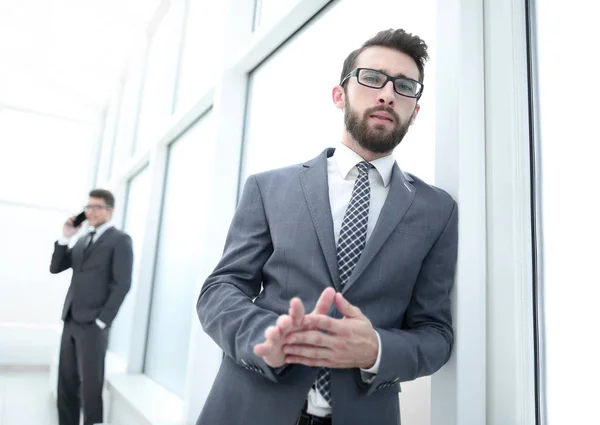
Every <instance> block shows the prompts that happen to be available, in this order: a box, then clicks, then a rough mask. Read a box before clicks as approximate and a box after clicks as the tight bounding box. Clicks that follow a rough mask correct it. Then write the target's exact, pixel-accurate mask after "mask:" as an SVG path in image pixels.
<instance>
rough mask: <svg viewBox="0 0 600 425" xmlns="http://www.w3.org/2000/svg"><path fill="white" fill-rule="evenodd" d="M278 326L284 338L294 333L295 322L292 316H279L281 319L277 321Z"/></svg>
mask: <svg viewBox="0 0 600 425" xmlns="http://www.w3.org/2000/svg"><path fill="white" fill-rule="evenodd" d="M276 326H277V327H278V328H279V332H280V334H281V336H282V337H283V336H285V335H287V334H288V333H290V332H291V331H292V329H293V327H294V322H293V320H292V318H291V317H290V316H288V315H287V314H282V315H281V316H279V319H277V323H276Z"/></svg>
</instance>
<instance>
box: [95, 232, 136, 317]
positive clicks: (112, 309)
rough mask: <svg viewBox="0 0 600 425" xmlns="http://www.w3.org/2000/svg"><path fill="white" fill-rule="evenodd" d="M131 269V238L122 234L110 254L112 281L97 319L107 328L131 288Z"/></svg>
mask: <svg viewBox="0 0 600 425" xmlns="http://www.w3.org/2000/svg"><path fill="white" fill-rule="evenodd" d="M132 268H133V248H132V243H131V237H130V236H129V235H127V234H122V237H121V238H120V240H118V241H117V242H116V244H115V247H114V250H113V254H112V279H111V281H110V283H109V289H108V290H109V295H108V298H107V300H106V303H105V304H104V307H103V308H102V311H101V312H100V315H98V319H99V320H101V321H102V322H104V323H105V324H106V325H107V326H110V324H111V323H112V321H113V320H114V318H115V316H116V315H117V312H118V311H119V307H121V304H122V303H123V300H124V299H125V295H127V292H129V288H131V273H132Z"/></svg>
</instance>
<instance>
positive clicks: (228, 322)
mask: <svg viewBox="0 0 600 425" xmlns="http://www.w3.org/2000/svg"><path fill="white" fill-rule="evenodd" d="M272 252H273V245H272V242H271V235H270V232H269V226H268V223H267V218H266V215H265V211H264V207H263V202H262V196H261V193H260V188H259V186H258V182H257V180H256V177H254V176H250V177H249V178H248V181H247V183H246V185H245V186H244V191H243V194H242V197H241V199H240V203H239V205H238V208H237V210H236V212H235V214H234V217H233V220H232V223H231V226H230V229H229V233H228V235H227V240H226V242H225V249H224V253H223V257H222V258H221V261H220V262H219V263H218V264H217V266H216V268H215V270H214V271H213V272H212V274H211V275H210V276H209V277H208V278H207V279H206V281H205V282H204V285H203V286H202V290H201V291H200V296H199V297H198V303H197V305H196V308H197V311H198V317H199V318H200V322H201V324H202V327H203V329H204V331H205V332H206V333H207V334H208V335H209V336H210V337H211V338H212V339H213V340H214V341H215V342H216V343H217V345H219V347H221V349H222V350H223V351H224V352H225V355H227V356H229V357H231V358H232V359H234V360H235V361H236V362H238V363H239V364H240V365H241V366H243V367H245V368H246V369H249V370H252V371H254V372H257V373H260V374H261V375H263V376H265V377H266V378H268V379H270V380H272V381H275V382H277V381H278V376H277V375H276V374H275V373H274V371H273V370H272V369H271V368H270V367H269V366H268V365H267V364H266V363H265V362H264V361H263V360H262V358H261V357H259V356H257V355H256V354H254V351H253V347H254V346H255V345H256V344H258V343H261V342H263V341H264V331H265V329H266V328H267V327H268V326H270V325H273V324H274V323H275V322H276V320H277V318H278V315H277V314H276V313H275V312H272V311H268V310H264V309H262V308H260V307H258V306H257V305H256V304H254V303H253V299H254V298H256V297H257V296H258V295H259V293H260V289H261V283H262V269H263V266H264V264H265V263H266V262H267V260H268V259H269V257H270V255H271V254H272Z"/></svg>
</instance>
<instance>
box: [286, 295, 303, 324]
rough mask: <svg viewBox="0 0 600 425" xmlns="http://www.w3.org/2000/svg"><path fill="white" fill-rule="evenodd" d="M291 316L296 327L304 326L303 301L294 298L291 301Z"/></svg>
mask: <svg viewBox="0 0 600 425" xmlns="http://www.w3.org/2000/svg"><path fill="white" fill-rule="evenodd" d="M289 314H290V317H291V318H292V323H293V325H294V326H301V325H302V319H303V318H304V305H303V304H302V300H301V299H300V298H298V297H294V298H292V300H291V301H290V310H289Z"/></svg>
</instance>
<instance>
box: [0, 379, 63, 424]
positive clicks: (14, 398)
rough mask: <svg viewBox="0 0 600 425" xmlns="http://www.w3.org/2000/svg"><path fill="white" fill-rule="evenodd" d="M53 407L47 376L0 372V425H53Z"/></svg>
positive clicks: (54, 412) (54, 420)
mask: <svg viewBox="0 0 600 425" xmlns="http://www.w3.org/2000/svg"><path fill="white" fill-rule="evenodd" d="M55 406H56V405H55V402H54V399H53V398H52V394H51V392H50V377H49V374H48V372H44V371H15V370H2V369H0V424H2V425H56V424H57V418H56V407H55Z"/></svg>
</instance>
